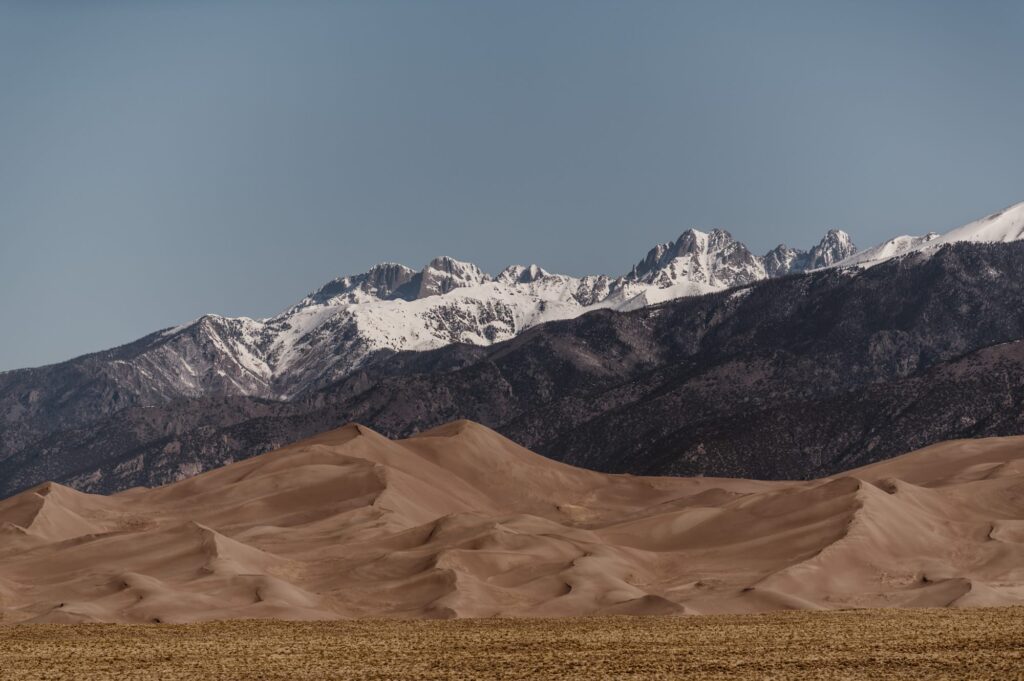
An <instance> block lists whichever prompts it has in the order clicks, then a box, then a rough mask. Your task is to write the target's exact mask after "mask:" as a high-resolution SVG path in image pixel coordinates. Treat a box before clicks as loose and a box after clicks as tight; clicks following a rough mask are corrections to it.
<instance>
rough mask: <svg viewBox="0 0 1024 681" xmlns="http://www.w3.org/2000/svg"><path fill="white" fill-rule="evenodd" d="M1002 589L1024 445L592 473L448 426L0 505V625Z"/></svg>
mask: <svg viewBox="0 0 1024 681" xmlns="http://www.w3.org/2000/svg"><path fill="white" fill-rule="evenodd" d="M1022 603H1024V437H1022V438H999V439H990V440H972V441H958V442H949V443H943V444H940V445H936V446H933V447H929V448H927V449H924V450H921V451H918V452H913V453H911V454H908V455H906V456H903V457H900V458H897V459H893V460H890V461H886V462H883V463H880V464H876V465H873V466H868V467H866V468H862V469H858V470H854V471H851V472H849V473H848V474H847V475H844V476H838V477H834V478H829V479H824V480H816V481H810V482H759V481H749V480H726V479H713V478H696V479H693V478H642V477H633V476H616V475H604V474H599V473H594V472H591V471H585V470H581V469H576V468H573V467H570V466H567V465H564V464H560V463H557V462H554V461H551V460H549V459H545V458H543V457H541V456H538V455H536V454H533V453H532V452H530V451H528V450H526V449H523V448H522V447H519V446H518V445H516V444H514V443H513V442H511V441H509V440H507V439H505V438H503V437H501V436H500V435H498V434H497V433H495V432H493V431H491V430H488V429H487V428H484V427H483V426H480V425H477V424H474V423H471V422H466V421H460V422H456V423H452V424H449V425H446V426H443V427H441V428H437V429H435V430H432V431H429V432H426V433H423V434H421V435H419V436H417V437H413V438H410V439H407V440H401V441H391V440H388V439H387V438H385V437H383V436H381V435H379V434H377V433H375V432H373V431H372V430H369V429H367V428H365V427H363V426H358V425H349V426H346V427H344V428H341V429H338V430H335V431H332V432H329V433H325V434H323V435H320V436H317V437H314V438H311V439H308V440H305V441H302V442H299V443H297V444H294V445H291V446H289V447H285V448H283V449H280V450H278V451H275V452H270V453H268V454H264V455H262V456H259V457H255V458H252V459H248V460H245V461H241V462H238V463H235V464H232V465H230V466H226V467H224V468H221V469H218V470H214V471H210V472H208V473H204V474H202V475H199V476H196V477H194V478H190V479H188V480H183V481H181V482H178V483H175V484H172V485H168V486H166V487H161V488H157V489H133V490H129V491H127V492H123V493H121V494H117V495H114V496H110V497H103V496H96V495H89V494H83V493H80V492H76V491H74V490H72V489H69V488H66V487H62V486H60V485H56V484H53V483H48V484H45V485H42V486H39V487H36V488H34V489H32V490H28V491H26V492H23V493H21V494H19V495H17V496H14V497H11V498H9V499H6V500H4V501H0V621H3V622H24V621H33V622H82V621H86V622H87V621H115V622H154V621H160V622H188V621H196V620H210V619H225V618H286V619H334V618H349V617H431V618H445V617H493V616H563V615H590V614H687V613H729V612H754V611H766V610H778V609H791V608H824V609H828V608H847V607H884V606H899V607H904V606H906V607H917V606H955V607H966V606H983V605H1010V604H1022Z"/></svg>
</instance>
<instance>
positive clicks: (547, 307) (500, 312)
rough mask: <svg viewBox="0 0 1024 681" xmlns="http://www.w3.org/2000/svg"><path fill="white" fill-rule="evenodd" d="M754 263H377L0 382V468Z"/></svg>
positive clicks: (806, 260)
mask: <svg viewBox="0 0 1024 681" xmlns="http://www.w3.org/2000/svg"><path fill="white" fill-rule="evenodd" d="M779 249H783V250H785V251H786V253H789V254H790V255H792V257H790V259H789V261H788V264H787V265H786V267H785V268H782V269H779V268H777V267H774V266H773V270H772V273H773V275H774V276H778V275H781V274H784V273H787V272H796V271H802V269H806V268H809V267H813V266H816V265H818V264H821V263H823V262H825V261H832V260H835V259H837V258H841V257H845V256H847V255H848V254H850V253H852V252H853V251H854V250H855V249H854V247H853V245H852V243H851V242H850V240H849V237H847V236H846V235H845V234H844V233H842V232H838V231H832V232H829V233H828V234H827V235H826V236H825V238H824V239H823V240H822V241H821V243H820V244H819V245H818V246H816V247H814V248H813V249H812V250H811V251H809V252H802V251H795V250H793V249H787V248H786V247H783V246H780V247H779ZM779 249H776V251H778V250H779ZM773 253H775V251H773ZM793 254H795V255H793ZM787 257H789V256H787ZM766 262H767V260H766V259H765V258H760V257H759V256H755V255H753V254H751V253H750V251H749V250H748V249H747V248H746V246H744V245H743V244H742V243H739V242H738V241H736V240H735V239H733V238H732V237H731V236H730V235H729V234H728V233H726V232H724V231H721V230H714V231H712V232H710V233H704V232H698V231H694V230H690V231H687V232H685V233H684V234H683V235H682V236H680V237H679V239H678V240H676V241H675V242H670V243H667V244H662V245H660V246H657V247H655V248H654V249H652V250H651V251H650V253H648V255H647V256H646V258H644V260H643V261H641V263H640V264H639V265H637V266H636V267H634V268H633V270H632V271H631V272H630V273H629V274H627V275H625V276H621V277H617V278H611V277H607V276H604V275H600V276H586V277H570V276H565V275H559V274H551V273H548V272H546V271H545V270H543V269H541V268H540V267H538V266H536V265H531V266H521V265H518V266H511V267H508V268H506V269H505V270H504V271H502V272H501V273H500V274H498V275H497V276H495V277H491V276H489V275H488V274H486V273H484V272H482V271H481V270H480V269H479V268H478V267H476V266H475V265H472V264H470V263H464V262H460V261H457V260H454V259H452V258H436V259H434V260H433V261H431V262H430V263H429V264H428V265H427V266H426V267H425V268H423V269H422V270H420V271H415V270H413V269H411V268H409V267H405V266H404V265H398V264H393V263H384V264H380V265H377V266H375V267H373V268H372V269H370V270H369V271H368V272H365V273H363V274H359V275H355V276H350V277H341V278H338V279H335V280H332V281H330V282H328V283H327V284H325V285H324V286H322V287H321V288H320V289H318V290H317V291H315V292H314V293H311V294H310V295H308V296H307V297H306V298H304V299H303V300H302V301H300V302H299V303H297V304H296V305H294V306H292V307H291V308H289V309H288V310H285V311H284V312H282V313H281V314H279V315H276V316H274V317H271V318H269V319H248V318H233V317H223V316H220V315H204V316H203V317H200V318H199V319H197V320H195V321H193V322H190V323H188V324H184V325H181V326H178V327H174V328H170V329H165V330H163V331H159V332H156V333H153V334H150V335H149V336H146V337H145V338H142V339H140V340H138V341H135V342H134V343H130V344H128V345H125V346H122V347H119V348H114V349H112V350H107V351H104V352H99V353H94V354H91V355H86V356H83V357H79V358H77V359H73V360H70V361H68V362H63V363H61V364H56V365H52V366H46V367H41V368H37V369H25V370H18V371H11V372H6V373H0V460H3V459H4V458H7V457H9V456H12V455H13V454H15V453H17V452H21V451H24V450H26V449H27V448H31V447H34V446H36V443H38V442H40V441H41V439H42V438H45V437H49V436H51V435H52V434H53V433H55V432H60V431H63V430H67V429H72V430H73V429H80V428H88V427H89V424H91V423H94V422H96V421H97V420H98V419H103V418H105V417H107V416H110V415H113V414H118V413H120V412H122V411H123V410H124V409H127V408H133V407H159V406H162V405H167V404H170V403H172V402H175V401H177V400H182V399H195V398H202V397H213V398H231V397H254V398H265V399H268V400H292V399H295V398H298V397H301V396H304V395H310V394H313V393H315V392H316V391H318V390H321V389H323V388H325V387H327V386H329V385H331V384H332V383H334V382H336V381H338V380H341V379H344V378H345V377H347V376H350V375H352V374H353V373H354V372H357V371H358V370H360V369H363V368H365V367H368V366H371V365H373V364H375V363H379V362H381V361H383V360H385V359H387V358H388V357H390V356H392V355H394V354H395V353H397V352H402V351H409V350H420V351H422V350H431V349H436V348H441V347H444V346H447V345H450V344H453V343H468V344H473V345H481V346H486V345H490V344H492V343H496V342H500V341H504V340H508V339H510V338H513V337H515V336H516V335H517V334H519V333H522V332H523V331H524V330H526V329H529V328H532V327H534V326H536V325H538V324H542V323H545V322H548V321H552V320H558V319H568V318H573V317H576V316H579V315H580V314H583V313H584V312H587V311H590V310H595V309H602V308H610V309H623V310H628V309H634V308H638V307H643V306H645V305H648V304H650V303H651V302H657V301H660V300H665V299H671V298H675V297H679V296H682V295H694V294H702V293H708V292H712V291H719V290H724V289H727V288H729V287H732V286H737V285H742V284H748V283H751V282H754V281H758V280H761V279H764V278H766V277H767V276H768V274H767V270H766V268H765V263H766Z"/></svg>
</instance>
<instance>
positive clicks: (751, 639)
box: [0, 608, 1024, 681]
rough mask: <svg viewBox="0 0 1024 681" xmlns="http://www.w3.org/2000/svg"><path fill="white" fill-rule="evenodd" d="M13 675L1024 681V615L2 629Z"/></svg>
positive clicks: (2, 671) (862, 613) (4, 667)
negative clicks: (1023, 680)
mask: <svg viewBox="0 0 1024 681" xmlns="http://www.w3.org/2000/svg"><path fill="white" fill-rule="evenodd" d="M0 677H2V678H3V679H12V680H13V679H83V678H89V679H118V680H119V681H127V680H128V679H157V678H159V679H243V678H247V679H257V678H258V679H323V678H340V679H396V678H409V679H453V678H458V679H470V678H472V679H519V678H543V679H599V678H615V679H629V678H637V679H639V678H643V679H650V678H687V679H789V678H792V679H797V678H799V679H873V680H875V681H878V680H879V679H1019V678H1024V608H984V609H968V610H952V609H942V610H939V609H935V610H858V611H842V612H808V611H800V612H777V613H770V614H763V615H715V616H695V617H599V618H564V619H502V620H447V621H431V620H403V621H394V620H391V621H388V620H359V621H332V622H282V621H267V620H264V621H239V620H235V621H227V622H212V623H205V624H187V625H120V624H85V625H16V626H5V627H0Z"/></svg>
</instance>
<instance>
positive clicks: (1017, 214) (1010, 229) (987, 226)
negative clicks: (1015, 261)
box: [936, 202, 1024, 245]
mask: <svg viewBox="0 0 1024 681" xmlns="http://www.w3.org/2000/svg"><path fill="white" fill-rule="evenodd" d="M1021 240H1024V202H1021V203H1017V204H1014V205H1012V206H1010V207H1009V208H1006V209H1005V210H1001V211H999V212H998V213H993V214H992V215H987V216H985V217H983V218H982V219H980V220H975V221H974V222H969V223H967V224H966V225H964V226H963V227H958V228H956V229H954V230H952V231H950V232H946V233H945V234H943V235H942V236H941V237H939V238H938V239H937V240H936V245H938V244H953V243H957V242H959V241H973V242H981V243H1008V242H1010V241H1021Z"/></svg>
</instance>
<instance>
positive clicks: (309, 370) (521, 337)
mask: <svg viewBox="0 0 1024 681" xmlns="http://www.w3.org/2000/svg"><path fill="white" fill-rule="evenodd" d="M1021 238H1024V204H1017V205H1015V206H1013V207H1011V208H1008V209H1007V210H1005V211H1001V212H999V213H996V214H993V215H990V216H988V217H986V218H983V219H982V220H979V221H976V222H974V223H971V224H969V225H965V226H964V227H962V228H960V229H958V230H954V231H953V232H950V233H949V234H947V235H945V236H941V237H936V236H926V237H898V238H897V239H894V240H891V241H889V242H887V243H886V244H882V245H880V246H878V247H875V248H871V249H868V250H866V251H862V252H857V251H856V249H855V247H854V246H853V244H852V242H851V240H850V238H849V237H848V236H847V235H846V234H845V233H843V232H840V231H838V230H833V231H830V232H829V233H828V234H826V236H825V237H824V238H823V239H822V241H821V243H819V244H818V245H817V246H815V247H814V248H812V249H810V250H808V251H798V250H794V249H790V248H787V247H785V246H779V247H778V248H776V249H773V250H772V251H771V252H769V253H768V254H766V255H765V256H756V255H753V254H752V253H751V252H750V251H749V249H747V248H746V247H745V246H744V245H743V244H741V243H739V242H737V241H736V240H734V239H733V238H732V237H731V236H730V235H729V234H728V233H727V232H724V231H721V230H713V231H711V232H709V233H704V232H698V231H695V230H690V231H687V232H685V233H684V234H682V235H681V236H680V237H679V239H677V240H676V241H674V242H669V243H666V244H661V245H659V246H657V247H655V248H653V249H651V250H650V251H649V253H648V254H647V255H646V257H644V258H643V259H642V260H641V261H640V262H639V263H637V264H636V265H635V266H634V267H633V268H632V270H631V271H630V272H629V273H628V274H625V275H623V276H620V277H616V278H610V277H607V276H587V277H570V276H565V275H557V274H550V273H548V272H546V271H544V270H543V269H541V268H540V267H537V266H528V267H527V266H513V267H509V268H507V269H506V270H504V271H503V272H501V273H500V274H498V275H497V276H494V277H491V276H489V275H487V274H485V273H484V272H482V271H481V270H480V269H479V268H477V267H476V266H474V265H471V264H468V263H463V262H459V261H456V260H454V259H451V258H438V259H435V260H433V261H432V262H431V263H430V264H429V265H428V266H427V267H425V268H424V269H422V270H420V271H415V270H413V269H411V268H408V267H404V266H402V265H396V264H382V265H378V266H376V267H374V268H372V269H371V270H370V271H368V272H366V273H364V274H360V275H356V276H350V277H342V278H339V279H336V280H333V281H331V282H328V283H327V284H325V285H324V286H322V287H321V288H319V289H318V290H317V291H315V292H314V293H311V294H310V295H309V296H307V297H306V298H304V299H303V300H302V301H300V302H299V303H297V304H296V305H294V306H292V307H291V308H289V309H288V310H286V311H284V312H283V313H281V314H280V315H277V316H275V317H271V318H269V319H263V320H254V319H247V318H229V317H221V316H217V315H206V316H203V317H201V318H199V319H198V320H195V321H193V322H190V323H188V324H184V325H182V326H178V327H174V328H170V329H166V330H163V331H159V332H156V333H153V334H151V335H149V336H147V337H145V338H142V339H140V340H138V341H136V342H134V343H131V344H128V345H125V346H122V347H119V348H115V349H113V350H108V351H105V352H101V353H95V354H92V355H86V356H84V357H80V358H77V359H74V360H70V361H68V362H65V363H62V364H58V365H52V366H48V367H41V368H37V369H26V370H18V371H13V372H6V373H4V374H0V493H2V492H11V491H15V490H17V489H21V488H23V487H25V486H28V485H31V484H34V483H36V482H39V481H40V480H42V479H47V478H52V479H56V480H61V481H66V482H70V483H72V484H74V485H75V486H79V487H82V488H83V489H94V490H99V491H112V490H114V489H119V488H123V487H124V486H130V485H132V484H160V483H163V482H167V481H169V480H173V479H177V478H178V477H182V476H187V475H190V474H193V473H195V472H198V471H199V470H203V469H205V468H209V467H212V466H214V465H220V464H222V463H224V462H226V461H228V460H231V459H234V458H241V457H244V456H248V455H251V454H255V453H259V452H260V451H267V450H268V449H271V448H273V447H274V446H280V445H282V444H284V443H286V442H288V441H291V440H294V439H296V438H297V437H301V436H306V435H310V434H313V433H315V432H319V431H322V430H326V429H328V428H330V427H334V426H336V425H338V424H339V423H342V422H345V421H348V420H353V419H356V418H358V419H359V420H362V421H364V422H366V423H368V424H369V425H371V426H373V427H375V428H378V429H379V430H381V431H382V432H384V433H385V434H387V435H390V436H403V435H408V434H410V433H412V432H415V431H416V430H419V429H421V428H424V427H430V426H433V425H437V424H439V423H443V422H444V421H447V420H451V419H454V418H462V417H471V418H475V419H476V420H479V421H481V422H483V423H485V424H487V425H489V426H492V427H495V428H498V429H499V430H500V431H501V432H503V433H505V434H506V435H509V436H511V437H513V438H514V439H516V440H517V441H519V442H521V443H522V444H525V445H527V446H530V447H533V448H535V449H536V450H537V451H540V452H541V453H543V454H545V455H547V456H552V457H555V458H561V459H564V460H567V461H571V462H573V463H577V464H580V465H585V466H590V467H594V468H598V469H601V470H610V471H629V472H651V473H675V474H679V473H694V474H712V473H715V474H730V475H745V476H760V477H779V476H788V477H808V476H812V475H821V474H827V473H829V472H833V471H834V470H835V469H836V466H839V465H844V466H846V467H848V464H851V463H856V462H867V460H868V459H872V457H874V458H881V457H884V456H891V455H894V454H897V453H900V452H902V451H907V450H908V449H911V448H913V447H916V446H922V445H924V444H927V443H928V442H932V441H937V439H940V438H944V437H945V436H949V435H950V434H951V433H952V434H953V435H961V434H964V432H965V431H966V432H967V434H970V429H971V428H973V429H975V431H977V432H984V433H986V434H1008V431H1012V430H1013V428H1017V427H1018V426H1017V425H1015V424H1016V421H1015V420H1014V418H1013V417H1012V409H1010V410H1009V411H1007V409H1008V408H1009V406H1010V405H1012V404H1016V403H1018V402H1019V396H1018V395H1017V394H1016V393H1015V392H1014V391H1015V390H1016V388H1015V387H1014V386H1015V385H1016V383H1015V381H1016V379H1015V377H1014V376H1015V375H1014V374H1013V372H1012V371H1011V370H1010V366H1011V365H1014V363H1015V362H1017V361H1018V360H1017V356H1016V354H1015V352H1016V350H1015V347H1007V348H1002V349H999V348H997V347H996V346H997V345H998V344H1000V343H1012V342H1014V341H1016V340H1019V339H1020V338H1022V337H1024V331H1022V330H1024V324H1022V321H1021V318H1020V316H1021V313H1020V309H1021V307H1022V306H1021V300H1022V299H1021V294H1020V290H1019V287H1018V285H1017V283H1016V282H1019V281H1021V278H1020V269H1021V262H1020V259H1021V248H1020V244H1018V243H1007V242H1015V241H1016V240H1019V239H1021ZM971 242H980V244H978V245H972V243H971ZM987 244H993V245H987ZM584 313H590V314H584ZM581 315H583V316H581ZM976 353H982V354H983V355H984V358H985V359H984V361H985V362H989V361H992V362H996V359H993V358H994V357H997V356H998V363H1002V364H1001V366H1003V365H1005V366H1004V370H1003V372H1002V373H997V374H995V375H998V376H1004V377H1005V378H1006V381H1007V382H1006V384H1005V385H1000V386H998V389H997V390H996V391H995V392H992V393H989V392H983V393H982V394H981V395H980V396H979V398H978V400H977V403H976V404H975V405H972V407H971V408H972V409H975V410H977V409H988V408H989V406H990V402H991V401H992V400H993V399H999V400H1003V403H1005V404H1003V407H1002V408H1003V411H998V410H996V411H995V412H992V411H991V410H989V411H986V412H985V413H986V414H988V416H986V417H985V418H981V417H977V416H975V417H959V418H960V420H963V418H973V419H974V421H973V422H972V423H971V424H970V425H962V424H961V425H958V423H959V421H957V420H954V421H953V422H951V423H948V424H945V425H944V426H941V427H940V426H938V425H936V423H933V422H931V421H929V422H928V424H927V426H926V427H924V428H923V429H919V430H918V431H917V432H916V434H914V435H913V436H911V435H909V434H908V435H904V436H902V437H898V438H888V439H887V438H886V437H884V433H885V429H884V428H883V427H881V426H876V427H874V430H875V431H876V432H875V433H874V434H871V433H870V432H867V431H869V430H870V428H869V427H868V425H867V424H866V422H858V421H857V418H858V417H859V412H857V410H858V409H869V408H875V409H877V408H878V405H881V404H890V403H891V406H892V408H894V409H899V410H900V411H897V412H896V413H897V414H898V416H897V417H895V418H893V419H888V420H886V419H883V421H884V422H885V423H887V424H889V426H891V427H893V428H896V427H897V426H898V425H899V424H898V421H899V419H900V418H903V419H907V418H910V416H911V415H912V414H913V410H909V411H908V410H907V408H906V405H905V404H904V403H905V402H906V401H908V400H909V401H911V402H912V401H913V399H924V398H928V397H931V398H934V397H935V395H934V394H933V391H932V388H931V387H932V386H933V385H934V384H935V382H939V381H954V382H957V385H958V389H962V390H968V389H969V388H968V387H965V383H964V382H965V381H966V380H967V379H966V378H965V377H967V376H971V375H975V374H976V375H977V376H984V377H988V378H987V379H986V380H994V379H992V378H991V376H993V374H991V372H988V371H987V370H986V371H985V372H981V373H977V372H975V374H972V373H971V372H966V373H965V372H962V371H961V372H959V373H958V372H957V371H955V370H954V368H953V365H952V364H950V363H951V362H968V363H969V362H971V361H975V362H977V361H982V360H981V359H979V357H981V355H979V354H976ZM985 353H987V354H985ZM1007 362H1009V364H1008V365H1007V364H1006V363H1007ZM986 366H987V365H986ZM929 372H932V373H931V374H929ZM929 376H930V377H931V378H927V377H929ZM879 385H884V386H886V387H887V389H889V388H892V390H891V391H890V392H887V393H885V394H884V395H881V394H877V393H880V392H885V391H881V390H880V389H879V388H878V386H879ZM895 386H898V390H897V388H896V387H895ZM970 389H976V390H978V391H981V388H980V387H977V388H970ZM872 391H873V392H872ZM913 395H917V396H918V398H913V397H912V396H913ZM797 398H799V399H797ZM794 400H796V402H794ZM1015 400H1017V401H1018V402H1015ZM824 404H831V405H833V406H836V407H842V408H845V409H850V410H853V411H851V413H850V414H849V416H850V418H847V419H846V420H845V422H844V423H841V424H836V423H835V421H836V419H835V418H834V417H827V415H824V407H821V406H820V405H824ZM1001 404H1002V403H1001ZM786 409H791V410H792V409H799V410H801V411H799V412H794V411H790V412H785V410H786ZM968 411H970V410H968ZM783 412H785V413H783ZM818 412H822V415H820V416H819V415H818ZM796 414H799V416H800V418H797V417H796V416H795V415H796ZM993 414H995V415H1001V416H1000V418H995V416H993ZM811 415H815V416H814V418H811ZM860 416H863V415H860ZM816 418H817V419H819V420H817V421H816V420H815V419H816ZM780 419H781V420H780ZM979 419H980V420H979ZM986 419H987V420H986ZM627 420H628V421H629V422H630V425H629V427H627V428H625V429H621V428H620V429H618V430H615V429H613V428H612V425H611V424H621V423H622V422H624V421H627ZM934 420H935V421H937V420H938V417H937V416H936V417H935V419H934ZM1018 420H1019V419H1018ZM758 423H760V424H761V426H762V428H763V433H762V439H760V440H759V439H758V437H755V436H754V434H753V432H752V428H753V427H754V424H758ZM823 423H827V424H828V427H829V428H833V429H838V430H836V431H835V434H836V435H837V437H835V438H832V439H831V440H829V442H828V443H825V442H822V440H823V439H824V435H822V434H819V435H815V434H814V431H815V430H820V428H821V427H822V425H823ZM783 424H786V425H785V427H783ZM900 427H902V426H900ZM986 429H987V430H986ZM611 430H614V431H615V432H618V433H625V434H626V436H630V437H632V436H636V437H634V438H633V439H632V440H631V441H630V442H628V443H624V442H620V441H619V440H620V438H617V437H614V436H611V435H609V433H608V431H611ZM852 431H856V433H853V432H852ZM1015 432H1024V431H1015ZM765 434H766V435H765ZM776 436H777V438H778V439H777V440H776V439H774V438H776ZM621 439H623V440H624V439H625V436H624V437H623V438H621ZM900 447H902V449H900ZM766 449H770V456H769V455H768V454H766ZM872 460H873V459H872Z"/></svg>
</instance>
